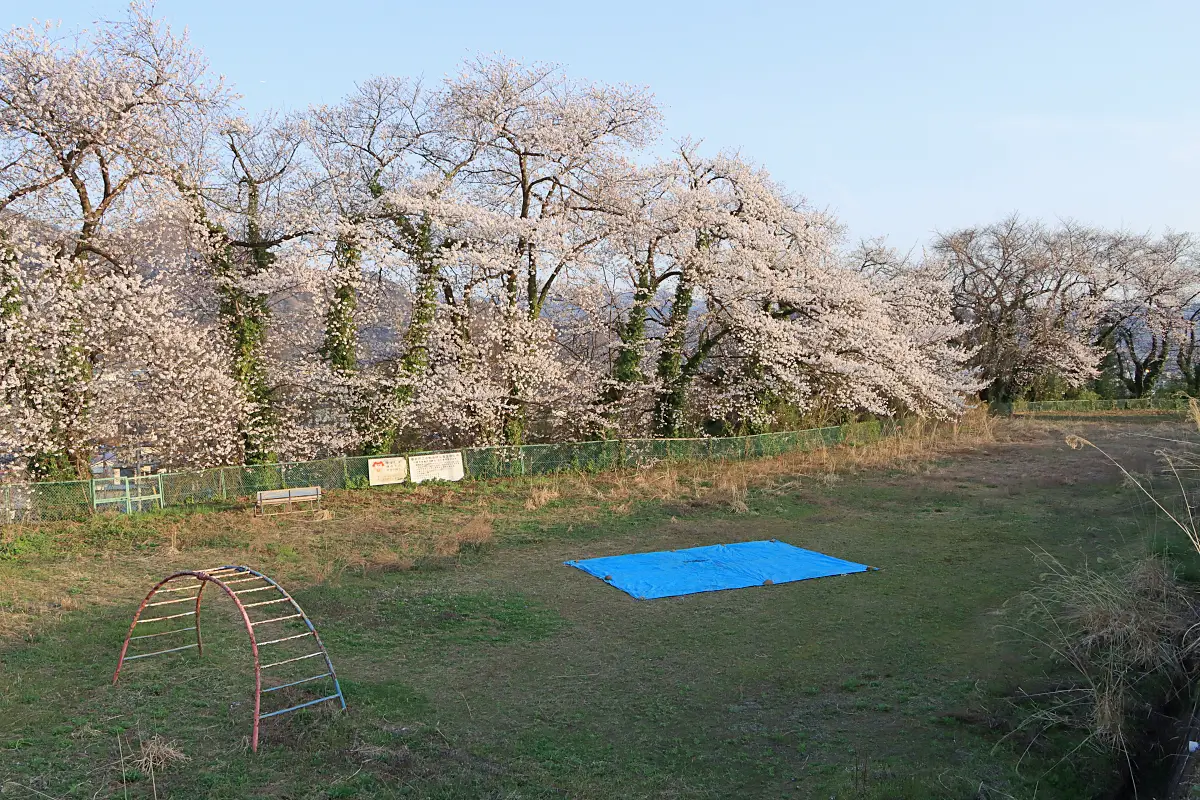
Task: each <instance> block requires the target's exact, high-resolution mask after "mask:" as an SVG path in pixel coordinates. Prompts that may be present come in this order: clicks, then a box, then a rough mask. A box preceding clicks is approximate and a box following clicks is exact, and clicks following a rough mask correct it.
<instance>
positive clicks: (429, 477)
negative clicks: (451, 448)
mask: <svg viewBox="0 0 1200 800" xmlns="http://www.w3.org/2000/svg"><path fill="white" fill-rule="evenodd" d="M408 473H409V475H411V476H412V482H413V483H420V482H421V481H461V480H462V479H463V474H464V473H463V457H462V453H431V454H429V455H427V456H409V457H408Z"/></svg>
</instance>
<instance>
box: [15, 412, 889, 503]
mask: <svg viewBox="0 0 1200 800" xmlns="http://www.w3.org/2000/svg"><path fill="white" fill-rule="evenodd" d="M894 427H895V423H892V422H887V423H880V422H877V421H872V422H860V423H853V424H850V425H842V426H839V427H831V428H814V429H812V430H805V431H785V432H781V433H764V434H759V435H756V436H730V437H720V438H704V439H611V440H607V441H598V442H564V443H562V444H532V445H523V446H520V447H474V448H466V449H464V450H461V451H458V450H451V451H439V452H461V453H462V454H463V467H464V471H465V473H466V477H467V478H468V479H474V480H486V479H490V478H511V477H518V476H522V475H549V474H552V473H559V472H600V471H603V470H610V469H641V468H645V467H650V466H653V465H654V464H657V463H660V462H663V461H731V460H740V459H747V458H762V457H767V456H778V455H782V454H784V453H791V452H797V451H806V450H816V449H819V448H822V447H827V446H830V445H835V444H840V443H846V444H865V443H869V442H872V441H876V440H878V439H879V438H881V437H882V436H885V435H889V434H891V433H892V432H893V431H894ZM401 455H417V454H416V453H407V454H398V455H396V456H390V457H400V456H401ZM387 457H389V456H347V457H343V458H328V459H324V460H321V461H299V462H289V463H282V464H254V465H248V466H243V467H217V468H214V469H206V470H197V471H194V472H164V473H159V474H157V475H139V476H136V477H113V478H97V479H95V480H91V481H64V482H58V483H24V484H3V485H0V522H36V521H53V520H70V519H83V518H85V517H87V516H89V515H90V514H95V513H103V512H106V511H108V512H111V511H118V512H122V513H131V512H138V511H150V510H152V509H156V508H158V509H161V508H176V507H188V506H192V507H195V506H205V505H218V506H219V505H227V504H230V503H237V502H244V501H246V500H248V499H249V498H250V497H253V495H254V494H255V493H256V492H260V491H264V490H268V489H292V488H297V487H304V486H320V487H321V488H323V489H362V488H367V487H368V486H369V485H370V483H369V476H368V466H367V465H368V462H369V461H371V460H372V459H373V458H387Z"/></svg>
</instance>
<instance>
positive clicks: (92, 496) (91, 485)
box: [88, 478, 96, 514]
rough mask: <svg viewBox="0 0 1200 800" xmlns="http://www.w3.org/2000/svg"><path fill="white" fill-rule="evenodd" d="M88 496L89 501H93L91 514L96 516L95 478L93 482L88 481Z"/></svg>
mask: <svg viewBox="0 0 1200 800" xmlns="http://www.w3.org/2000/svg"><path fill="white" fill-rule="evenodd" d="M88 495H90V496H89V498H88V499H89V500H91V504H92V510H91V513H93V514H95V513H96V479H95V478H92V479H91V480H89V481H88Z"/></svg>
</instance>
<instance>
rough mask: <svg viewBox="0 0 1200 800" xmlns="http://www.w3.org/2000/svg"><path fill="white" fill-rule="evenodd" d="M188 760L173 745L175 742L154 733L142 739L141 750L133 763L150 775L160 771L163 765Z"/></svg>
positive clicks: (166, 765) (167, 765)
mask: <svg viewBox="0 0 1200 800" xmlns="http://www.w3.org/2000/svg"><path fill="white" fill-rule="evenodd" d="M190 760H191V759H189V758H188V757H187V756H185V755H184V754H183V751H181V750H179V748H177V747H176V746H175V742H173V741H170V742H168V741H167V740H165V739H163V738H162V737H161V736H159V735H158V734H155V735H154V736H152V737H150V738H149V739H145V740H143V741H142V752H141V754H140V755H138V756H137V757H136V758H135V759H134V760H133V764H134V766H136V767H137V768H138V770H139V771H140V772H142V773H143V774H145V775H150V774H153V773H157V772H162V771H163V769H164V768H165V767H169V766H170V765H172V764H178V763H182V762H184V761H190Z"/></svg>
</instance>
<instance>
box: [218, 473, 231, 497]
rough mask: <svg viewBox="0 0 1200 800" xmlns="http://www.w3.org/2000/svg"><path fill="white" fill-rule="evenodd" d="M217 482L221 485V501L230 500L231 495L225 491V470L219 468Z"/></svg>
mask: <svg viewBox="0 0 1200 800" xmlns="http://www.w3.org/2000/svg"><path fill="white" fill-rule="evenodd" d="M217 482H218V483H220V484H221V499H222V500H228V499H229V495H228V494H227V493H226V490H225V468H224V467H217Z"/></svg>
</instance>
